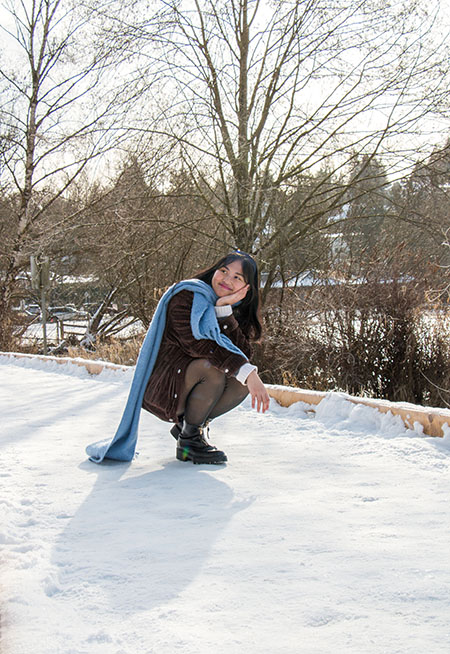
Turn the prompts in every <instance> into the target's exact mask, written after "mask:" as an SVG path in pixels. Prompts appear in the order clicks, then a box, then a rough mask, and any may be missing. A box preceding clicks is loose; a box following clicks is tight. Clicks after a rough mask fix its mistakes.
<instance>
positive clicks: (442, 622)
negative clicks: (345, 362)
mask: <svg viewBox="0 0 450 654" xmlns="http://www.w3.org/2000/svg"><path fill="white" fill-rule="evenodd" d="M131 375H132V369H130V370H126V371H116V370H105V372H103V373H102V374H100V375H98V376H90V375H89V374H88V373H87V371H86V370H84V369H83V368H80V367H78V366H74V365H71V364H62V365H58V364H56V363H54V362H52V361H50V360H49V361H43V360H38V359H16V360H11V359H8V358H6V357H0V378H1V381H2V389H3V392H2V397H1V412H2V429H1V433H0V447H1V450H0V451H1V469H0V477H1V481H2V489H1V494H0V504H1V507H2V521H1V525H0V543H1V551H2V576H1V584H0V612H1V625H2V641H1V649H2V652H4V654H30V653H31V652H33V654H150V653H155V654H174V653H175V652H180V653H182V654H206V653H208V654H209V653H210V652H214V654H216V653H218V654H225V653H227V654H228V653H231V654H238V653H239V654H241V652H242V651H247V652H249V653H250V654H253V653H258V654H278V653H279V654H281V653H283V654H328V653H330V654H331V653H333V654H335V653H336V652H339V653H340V652H345V653H346V654H347V653H355V654H356V653H358V654H361V653H363V654H366V653H368V654H371V653H376V654H381V653H384V652H389V654H395V653H402V654H406V653H411V654H413V653H414V654H417V652H423V651H426V652H427V654H441V653H442V654H444V653H445V654H447V653H448V651H449V645H448V643H449V638H450V626H449V625H450V622H449V619H448V614H449V608H450V557H449V555H448V540H449V523H450V503H449V502H448V496H449V491H450V475H449V467H450V464H449V447H450V429H447V430H446V437H445V438H443V439H438V438H434V439H433V438H429V437H424V436H421V435H420V434H418V433H417V432H415V431H410V430H407V429H405V427H404V426H403V423H402V422H401V420H400V419H399V418H395V417H393V416H392V415H390V414H381V413H378V412H377V411H376V410H375V409H372V408H369V407H366V406H362V405H352V404H350V403H349V402H347V401H345V399H344V398H342V397H339V396H334V395H330V396H329V397H327V398H325V399H324V400H323V401H322V402H321V403H320V404H319V405H318V406H317V407H316V413H314V412H312V411H311V407H309V406H308V405H305V404H303V403H301V402H299V403H296V404H294V405H292V406H291V407H290V408H288V409H284V408H281V407H279V406H278V405H276V404H275V403H274V401H272V402H271V407H270V410H269V412H268V413H267V414H265V415H260V414H257V413H256V412H255V411H252V409H251V407H250V403H249V402H248V401H246V402H245V403H244V404H243V405H242V406H241V407H239V408H237V409H235V410H234V411H233V412H231V413H230V414H228V415H227V416H224V417H222V418H220V419H217V420H216V421H214V422H213V423H212V425H211V440H212V442H214V443H215V444H216V445H218V446H220V447H222V448H223V449H225V451H226V452H227V455H228V458H229V462H228V464H227V465H226V466H217V467H216V466H193V465H191V464H188V463H182V462H179V461H177V460H176V459H175V456H174V455H175V442H174V440H173V438H172V437H171V436H170V435H169V432H168V427H169V426H168V425H167V424H165V423H163V422H161V421H159V420H158V419H156V418H154V417H153V416H151V415H150V414H148V413H146V412H144V411H143V412H142V417H141V426H140V439H139V443H138V446H139V451H140V455H139V457H138V458H137V459H135V460H134V461H133V462H132V463H130V464H120V463H113V462H109V463H107V464H104V465H101V466H98V465H96V464H94V463H91V462H89V461H87V460H86V456H85V453H84V448H85V446H86V445H87V444H88V443H90V442H92V441H94V440H98V439H99V438H100V437H105V436H107V435H109V434H111V435H112V434H113V432H114V431H115V427H116V425H117V423H118V420H119V418H120V415H121V412H122V409H123V406H124V403H125V400H126V396H127V392H128V387H129V383H130V380H131Z"/></svg>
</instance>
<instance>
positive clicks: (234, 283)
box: [211, 259, 247, 297]
mask: <svg viewBox="0 0 450 654" xmlns="http://www.w3.org/2000/svg"><path fill="white" fill-rule="evenodd" d="M246 285H247V282H246V281H245V279H244V275H243V273H242V263H241V262H240V261H239V260H238V259H237V260H235V261H230V262H229V263H227V264H225V265H224V266H222V267H221V268H218V269H217V270H216V272H215V273H214V275H213V278H212V280H211V286H212V288H213V291H214V293H215V294H216V295H217V296H218V297H224V296H225V295H231V294H232V293H236V291H240V290H241V288H243V287H244V286H246Z"/></svg>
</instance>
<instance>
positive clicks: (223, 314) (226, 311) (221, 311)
mask: <svg viewBox="0 0 450 654" xmlns="http://www.w3.org/2000/svg"><path fill="white" fill-rule="evenodd" d="M214 311H215V312H216V318H227V317H228V316H231V314H232V313H233V309H232V307H231V304H225V305H224V306H223V307H216V306H215V307H214Z"/></svg>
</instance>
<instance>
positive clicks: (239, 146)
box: [133, 0, 448, 265]
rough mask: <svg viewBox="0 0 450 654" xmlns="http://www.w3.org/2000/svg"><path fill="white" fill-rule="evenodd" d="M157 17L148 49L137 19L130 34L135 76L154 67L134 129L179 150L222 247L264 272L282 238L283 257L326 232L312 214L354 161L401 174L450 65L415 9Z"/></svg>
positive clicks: (306, 3)
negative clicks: (219, 230) (142, 57)
mask: <svg viewBox="0 0 450 654" xmlns="http://www.w3.org/2000/svg"><path fill="white" fill-rule="evenodd" d="M163 7H164V9H163V10H162V11H161V13H160V16H159V21H160V26H161V29H160V33H159V35H158V38H159V47H158V48H157V49H156V50H155V44H154V41H152V46H151V48H148V49H147V50H146V49H145V48H146V29H147V25H148V23H141V24H140V25H139V29H137V27H136V26H135V31H134V32H133V33H134V34H136V35H137V37H138V43H139V47H140V52H141V53H142V52H143V51H145V52H146V54H147V56H148V61H149V63H148V65H147V68H146V69H144V68H143V67H142V68H141V69H140V74H141V75H142V74H147V75H148V79H151V80H153V79H154V76H155V74H156V71H158V74H159V75H160V76H161V80H163V81H164V86H163V89H164V93H163V94H162V95H160V96H159V104H158V106H159V107H161V111H160V113H159V114H157V115H155V114H152V115H151V118H150V120H149V122H148V123H147V125H146V126H145V127H146V129H147V130H148V131H149V132H151V133H152V134H155V133H158V134H163V135H164V136H168V137H169V138H170V139H172V140H173V142H174V144H177V147H178V148H179V150H180V153H181V156H182V158H183V162H184V165H185V166H189V167H190V169H191V171H192V172H193V177H194V178H195V179H197V180H199V182H198V183H199V188H198V191H199V193H200V194H201V195H202V197H203V198H204V200H205V201H206V202H207V203H208V205H209V210H210V212H211V214H213V215H215V216H216V218H217V220H218V221H219V222H220V224H221V225H222V226H223V228H224V230H225V234H226V242H227V244H228V245H233V246H239V247H241V248H243V249H246V250H249V251H252V252H254V253H256V254H257V255H258V256H259V258H260V259H261V261H262V262H266V264H267V265H269V262H272V263H273V262H274V261H277V257H278V255H277V253H278V252H279V250H280V239H281V241H282V246H281V248H282V249H285V248H290V247H295V246H296V245H298V244H299V243H300V242H301V241H302V240H303V239H304V238H305V235H306V234H307V233H311V230H314V229H316V228H320V229H323V228H324V226H323V224H320V221H321V220H322V219H323V217H324V216H325V215H327V214H329V213H330V212H332V211H333V210H335V211H336V210H338V208H339V207H341V206H342V204H343V203H344V202H345V199H346V197H348V196H347V192H348V188H349V186H351V185H352V183H353V176H352V174H351V173H349V171H350V170H351V164H352V162H353V161H355V160H356V159H358V158H361V157H362V156H363V155H364V156H365V160H366V162H367V165H369V164H370V161H371V159H372V158H373V157H375V156H382V158H383V161H384V162H385V165H386V166H387V168H388V173H391V171H392V170H393V169H394V168H395V169H396V170H397V172H398V171H399V170H400V169H401V168H402V167H407V166H410V165H411V161H410V160H409V159H408V157H409V156H412V154H413V150H414V151H415V153H416V154H417V141H414V139H413V136H414V134H415V132H416V131H417V130H418V129H419V127H420V128H421V129H424V128H425V123H423V122H421V121H423V120H424V119H426V118H427V116H429V115H431V113H432V112H433V111H438V110H439V109H440V108H441V107H442V103H443V102H445V100H446V99H447V98H448V90H447V89H448V84H446V83H445V84H444V83H443V82H444V80H446V79H447V77H446V76H447V74H448V57H447V54H446V51H445V49H444V46H442V44H439V43H438V42H437V39H436V38H434V41H433V37H432V29H433V25H434V21H435V20H436V15H435V14H432V13H428V10H423V9H421V8H420V7H418V5H417V4H416V3H413V2H409V1H405V2H399V3H391V4H386V3H381V4H380V3H378V2H371V1H370V0H364V1H360V0H347V1H345V2H342V0H339V1H337V0H331V1H329V0H327V1H326V2H325V1H324V0H292V1H290V0H276V1H274V2H270V3H269V2H264V1H263V0H231V1H230V0H226V1H222V0H221V1H217V0H194V2H189V3H188V2H186V3H185V2H182V1H181V2H180V1H178V0H177V1H175V0H168V1H167V2H165V3H164V5H163ZM152 24H153V23H152ZM156 88H157V87H156V86H155V85H153V86H152V90H153V91H154V90H155V89H156ZM145 97H146V98H148V97H149V96H148V95H146V96H145ZM140 118H142V116H141V117H140ZM143 127H144V125H143V122H142V121H141V123H140V125H139V128H140V129H142V128H143ZM407 135H409V136H408V138H409V140H408V143H407V145H406V146H405V142H406V140H405V139H406V137H407ZM398 137H401V138H402V141H401V144H399V141H398ZM400 150H401V152H400ZM394 155H395V156H394ZM319 167H322V169H323V170H325V169H326V170H327V174H326V175H321V176H317V177H315V181H316V183H314V184H312V185H311V187H310V188H309V192H308V193H307V194H304V195H303V197H302V201H301V202H300V203H298V204H297V205H295V204H294V203H293V202H292V201H291V198H290V194H291V193H292V192H294V190H296V188H297V185H298V181H299V179H301V178H302V177H305V176H307V175H310V174H311V173H315V172H317V170H318V168H319ZM358 174H360V173H358ZM313 176H314V175H313ZM344 177H345V178H346V181H345V184H343V183H342V180H343V178H344ZM382 183H383V184H384V183H385V178H384V177H383V180H382ZM333 189H334V191H333ZM280 190H281V191H282V192H283V195H284V197H285V198H286V204H285V206H284V207H283V208H282V209H283V218H282V219H281V220H280V219H279V218H280V211H281V209H280V197H281V196H280ZM275 213H277V218H278V220H276V221H274V214H275ZM275 223H276V225H277V230H276V231H273V229H271V227H270V225H271V224H275ZM221 246H222V247H223V244H221Z"/></svg>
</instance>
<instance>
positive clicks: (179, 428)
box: [170, 422, 183, 441]
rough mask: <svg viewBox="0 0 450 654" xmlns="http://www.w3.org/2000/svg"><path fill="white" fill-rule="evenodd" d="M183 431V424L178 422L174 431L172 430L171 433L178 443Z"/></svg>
mask: <svg viewBox="0 0 450 654" xmlns="http://www.w3.org/2000/svg"><path fill="white" fill-rule="evenodd" d="M182 429H183V425H182V423H181V422H177V423H176V424H175V425H174V426H173V427H172V429H171V430H170V433H171V434H172V436H173V437H174V439H175V440H176V441H177V440H178V436H179V435H180V434H181V430H182Z"/></svg>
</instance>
